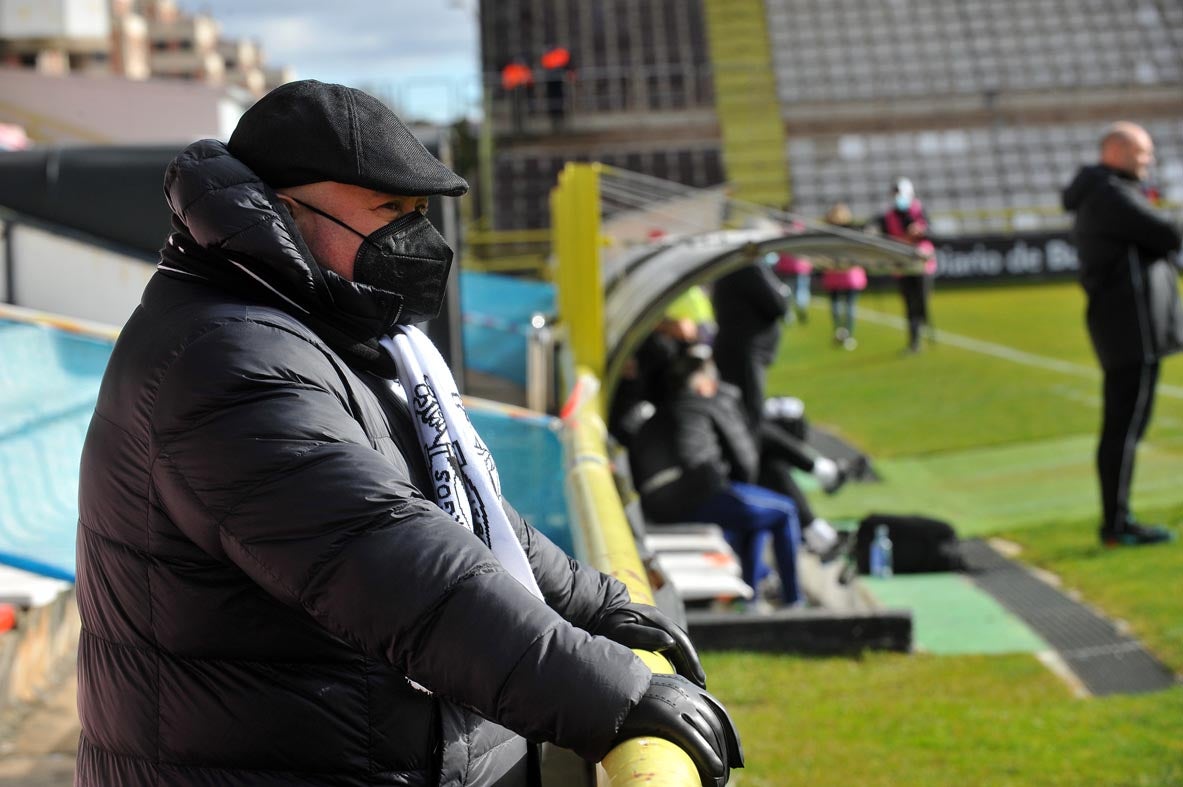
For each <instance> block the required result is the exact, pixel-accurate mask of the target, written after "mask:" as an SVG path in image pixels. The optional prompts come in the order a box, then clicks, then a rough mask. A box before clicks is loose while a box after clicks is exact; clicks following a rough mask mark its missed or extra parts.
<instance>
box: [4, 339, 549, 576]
mask: <svg viewBox="0 0 1183 787" xmlns="http://www.w3.org/2000/svg"><path fill="white" fill-rule="evenodd" d="M112 346H113V345H112V343H111V342H108V341H103V340H99V339H92V338H88V337H84V336H78V335H74V334H71V333H67V332H65V331H60V330H56V329H53V328H49V327H45V326H41V325H31V324H26V323H19V322H10V321H4V320H0V563H3V564H7V565H11V566H16V567H18V568H22V569H25V570H28V571H32V572H34V573H38V574H43V575H45V576H51V577H56V578H60V579H66V580H71V581H72V580H73V579H74V540H75V528H76V527H77V522H78V478H79V458H80V456H81V452H82V443H83V440H84V439H85V437H86V429H87V426H88V424H89V423H90V417H91V413H92V412H93V411H94V405H95V401H96V399H97V397H98V390H99V382H100V380H101V378H102V374H103V369H104V368H105V367H106V364H107V360H108V358H109V357H110V355H111V349H112ZM470 415H471V417H472V421H473V423H474V424H475V425H476V427H477V430H478V431H479V432H480V434H481V435H482V437H483V438H484V440H485V442H486V444H488V446H489V448H490V450H492V452H493V456H494V458H495V459H496V461H497V466H498V470H499V472H500V475H501V482H502V487H503V493H504V494H505V497H506V498H507V499H508V500H509V501H510V502H511V503H512V504H513V505H514V507H515V508H517V510H518V511H519V512H521V514H522V515H523V516H525V517H526V519H527V521H529V522H530V523H531V524H533V525H534V526H535V527H537V528H538V529H539V530H541V531H542V532H543V533H545V534H546V535H547V536H548V537H549V538H550V539H551V540H552V541H554V542H555V543H556V544H558V545H559V546H560V547H562V548H563V549H564V550H566V551H567V552H568V553H570V552H571V549H572V546H571V543H572V542H571V535H570V532H569V530H568V518H567V505H566V500H565V497H564V487H563V461H562V446H561V443H560V441H559V436H558V434H557V433H556V432H555V431H554V426H553V424H554V421H553V420H552V419H546V418H543V417H516V416H513V415H508V414H506V413H502V412H500V411H497V410H495V409H488V410H486V409H482V408H480V407H474V408H472V412H471V413H470Z"/></svg>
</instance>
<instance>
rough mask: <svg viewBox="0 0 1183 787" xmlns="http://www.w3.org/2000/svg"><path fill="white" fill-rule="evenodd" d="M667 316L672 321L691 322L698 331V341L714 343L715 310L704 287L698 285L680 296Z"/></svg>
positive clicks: (668, 309) (669, 309)
mask: <svg viewBox="0 0 1183 787" xmlns="http://www.w3.org/2000/svg"><path fill="white" fill-rule="evenodd" d="M665 316H666V317H667V318H669V319H671V320H691V321H692V322H693V323H694V325H695V326H696V327H697V329H698V335H697V337H696V340H697V341H699V342H702V343H703V344H711V343H712V342H713V341H714V338H715V332H716V326H715V310H714V308H713V307H712V306H711V296H709V295H707V293H706V290H704V289H703V288H702V287H699V286H697V285H696V286H694V287H691V288H690V289H688V290H686V292H684V293H682V294H681V295H679V296H678V297H677V298H676V299H675V300H674V302H673V303H671V304H670V305H669V308H667V309H666V310H665Z"/></svg>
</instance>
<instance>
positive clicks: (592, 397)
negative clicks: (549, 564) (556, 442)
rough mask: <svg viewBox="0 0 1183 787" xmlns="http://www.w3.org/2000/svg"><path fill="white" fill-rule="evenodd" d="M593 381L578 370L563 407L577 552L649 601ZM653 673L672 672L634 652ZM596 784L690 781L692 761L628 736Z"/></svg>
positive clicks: (683, 785)
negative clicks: (628, 738) (621, 500)
mask: <svg viewBox="0 0 1183 787" xmlns="http://www.w3.org/2000/svg"><path fill="white" fill-rule="evenodd" d="M598 387H599V382H598V381H597V380H596V378H595V377H594V376H593V375H592V374H591V373H590V372H589V371H588V370H587V369H581V370H580V371H579V373H578V376H577V378H576V384H575V386H574V390H573V393H572V397H571V399H570V400H569V401H568V404H567V406H565V407H564V408H563V411H564V419H563V423H564V426H565V429H564V430H563V432H564V436H565V442H566V445H565V448H566V456H567V459H566V462H567V468H566V469H567V495H568V500H569V503H570V507H571V514H572V517H573V518H574V519H575V520H576V527H574V528H572V530H573V532H574V533H575V539H576V549H577V551H578V553H579V558H580V559H581V560H583V561H584V562H587V563H589V564H590V565H593V566H595V567H596V568H597V569H599V570H600V571H603V572H604V573H605V574H608V575H610V576H613V577H615V578H616V579H618V580H620V581H621V582H623V583H624V584H625V586H626V587H627V588H628V592H629V595H630V596H631V597H632V599H633V601H637V602H640V603H643V604H652V603H653V591H652V590H651V589H650V587H649V580H648V578H647V576H646V573H645V569H644V566H643V565H642V564H641V558H640V556H639V555H638V554H637V546H636V542H635V540H634V538H633V531H632V529H631V528H630V527H629V523H628V518H627V517H626V516H625V513H624V506H623V505H622V503H621V502H620V494H619V493H618V492H617V488H616V481H615V480H614V479H613V477H612V467H611V465H610V463H609V461H608V453H607V450H606V438H607V429H606V427H605V426H604V421H603V419H602V418H601V417H600V414H599V412H598V402H599V398H598ZM634 652H635V653H636V654H637V656H639V657H640V658H641V660H642V661H644V662H645V665H646V666H647V667H649V669H650V670H652V671H653V672H655V673H664V674H673V672H674V669H673V667H672V666H671V665H670V663H669V661H668V660H666V659H665V657H663V656H660V655H658V654H656V653H650V652H648V651H641V650H638V651H634ZM596 778H597V782H598V784H599V785H600V787H634V786H638V785H642V784H644V785H647V786H648V787H696V786H697V785H698V784H700V783H701V780H700V778H699V775H698V770H697V769H696V768H695V766H694V762H693V761H692V760H691V759H690V755H688V754H687V753H686V752H685V751H683V750H682V749H681V748H680V747H679V746H678V745H677V744H674V743H671V742H670V741H667V740H665V739H663V738H648V737H646V738H633V739H631V740H628V741H625V742H624V743H621V744H620V745H619V746H617V747H616V748H614V749H613V750H612V751H611V752H609V753H608V756H606V757H605V758H604V759H603V760H602V761H601V762H600V765H599V767H598V768H597V771H596Z"/></svg>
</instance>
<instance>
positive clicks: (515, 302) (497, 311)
mask: <svg viewBox="0 0 1183 787" xmlns="http://www.w3.org/2000/svg"><path fill="white" fill-rule="evenodd" d="M460 308H461V311H462V312H463V314H464V362H465V363H466V364H467V365H468V367H469V368H470V369H475V370H477V371H478V372H484V373H486V374H491V375H495V376H497V377H500V378H502V379H505V380H510V381H512V382H515V383H517V384H518V385H519V386H523V387H524V386H525V385H526V335H527V331H528V329H529V327H530V317H531V315H533V314H534V313H535V312H541V313H542V314H545V315H547V316H550V315H553V314H554V313H555V288H554V285H553V284H548V283H546V282H537V281H528V280H524V279H515V278H513V277H511V276H499V275H496V274H492V273H476V272H472V271H465V272H463V273H461V274H460Z"/></svg>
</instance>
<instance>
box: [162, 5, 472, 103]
mask: <svg viewBox="0 0 1183 787" xmlns="http://www.w3.org/2000/svg"><path fill="white" fill-rule="evenodd" d="M182 7H183V8H184V9H185V10H186V11H188V12H190V13H194V12H202V13H208V14H211V15H212V16H214V17H215V18H216V19H217V20H218V21H219V22H220V23H221V25H222V33H223V35H224V36H226V37H232V38H236V37H245V38H252V39H255V40H257V41H258V42H259V43H260V44H261V45H262V47H263V51H264V53H265V55H266V58H267V62H268V63H269V64H271V65H287V66H291V67H293V68H294V69H295V70H296V73H297V76H299V77H301V78H315V79H323V80H327V81H336V82H343V83H346V84H353V85H363V84H364V85H368V86H371V87H376V88H381V89H382V90H383V91H385V92H387V93H388V94H391V95H394V96H398V95H403V96H405V97H406V98H405V100H404V104H405V105H408V106H410V108H411V109H412V110H413V111H414V112H416V113H422V112H428V114H432V115H436V114H437V111H436V110H434V109H433V110H419V109H417V108H416V105H424V106H426V105H432V106H437V107H442V111H443V112H444V113H446V114H448V115H456V114H460V113H462V112H466V111H469V110H471V107H466V106H465V104H468V103H471V98H468V99H465V98H462V96H469V97H471V96H474V95H476V94H477V91H476V85H478V84H479V78H478V69H479V66H478V54H479V53H478V34H477V29H476V28H477V24H476V13H475V11H473V10H471V8H467V9H466V8H457V7H454V6H453V5H450V4H448V5H445V4H444V3H440V2H438V0H434V1H429V2H411V0H337V1H336V2H330V3H325V2H324V0H252V2H249V3H248V2H242V0H204V1H203V2H202V3H201V4H200V5H198V4H197V3H196V2H193V1H192V0H190V2H184V0H182ZM432 86H434V87H432ZM431 94H434V95H431Z"/></svg>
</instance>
